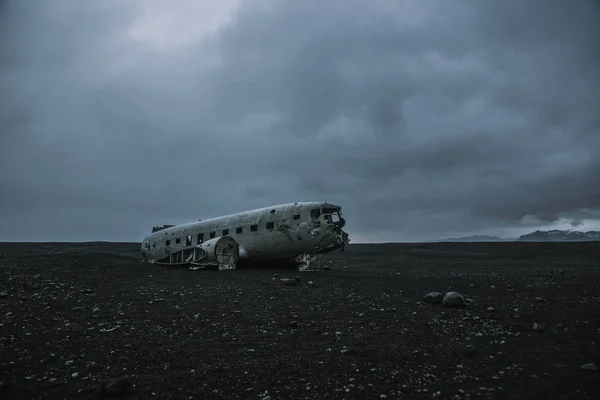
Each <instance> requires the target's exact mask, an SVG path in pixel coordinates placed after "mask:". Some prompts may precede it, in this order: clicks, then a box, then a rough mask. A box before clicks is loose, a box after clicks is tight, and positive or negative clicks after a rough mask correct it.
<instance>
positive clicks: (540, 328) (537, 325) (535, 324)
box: [532, 322, 542, 331]
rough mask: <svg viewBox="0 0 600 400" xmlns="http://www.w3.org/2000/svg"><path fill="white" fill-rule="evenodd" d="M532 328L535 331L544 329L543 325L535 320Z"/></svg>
mask: <svg viewBox="0 0 600 400" xmlns="http://www.w3.org/2000/svg"><path fill="white" fill-rule="evenodd" d="M532 329H533V330H534V331H541V330H542V325H540V324H538V323H537V322H534V323H533V327H532Z"/></svg>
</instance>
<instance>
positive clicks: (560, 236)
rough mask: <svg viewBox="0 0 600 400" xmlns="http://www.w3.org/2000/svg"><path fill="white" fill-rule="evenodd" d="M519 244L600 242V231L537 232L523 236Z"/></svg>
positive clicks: (556, 230)
mask: <svg viewBox="0 0 600 400" xmlns="http://www.w3.org/2000/svg"><path fill="white" fill-rule="evenodd" d="M517 241H519V242H594V241H600V231H587V232H579V231H561V230H558V229H554V230H551V231H535V232H532V233H528V234H526V235H521V236H519V238H518V239H517Z"/></svg>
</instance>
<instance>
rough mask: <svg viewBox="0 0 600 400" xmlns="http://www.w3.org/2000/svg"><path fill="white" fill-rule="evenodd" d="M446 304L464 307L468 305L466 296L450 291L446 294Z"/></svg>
mask: <svg viewBox="0 0 600 400" xmlns="http://www.w3.org/2000/svg"><path fill="white" fill-rule="evenodd" d="M443 302H444V305H445V306H448V307H464V306H466V303H465V298H464V297H463V296H462V294H460V293H458V292H448V293H446V295H445V296H444V300H443Z"/></svg>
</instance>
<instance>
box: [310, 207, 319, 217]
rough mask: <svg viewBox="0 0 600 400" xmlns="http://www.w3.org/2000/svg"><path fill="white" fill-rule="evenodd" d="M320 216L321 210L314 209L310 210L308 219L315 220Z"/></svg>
mask: <svg viewBox="0 0 600 400" xmlns="http://www.w3.org/2000/svg"><path fill="white" fill-rule="evenodd" d="M320 216H321V210H320V209H318V208H315V209H314V210H310V217H311V218H312V219H317V218H319V217H320Z"/></svg>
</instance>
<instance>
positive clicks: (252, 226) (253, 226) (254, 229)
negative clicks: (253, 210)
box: [250, 225, 258, 232]
mask: <svg viewBox="0 0 600 400" xmlns="http://www.w3.org/2000/svg"><path fill="white" fill-rule="evenodd" d="M250 230H251V231H252V232H256V231H257V230H258V225H250Z"/></svg>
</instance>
